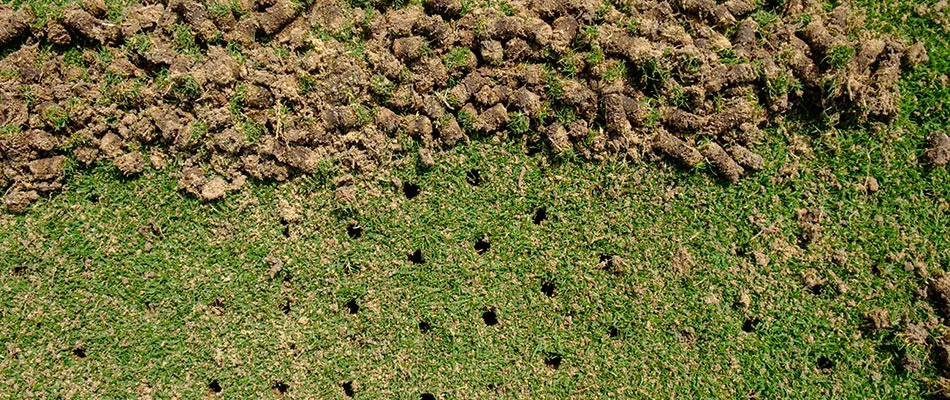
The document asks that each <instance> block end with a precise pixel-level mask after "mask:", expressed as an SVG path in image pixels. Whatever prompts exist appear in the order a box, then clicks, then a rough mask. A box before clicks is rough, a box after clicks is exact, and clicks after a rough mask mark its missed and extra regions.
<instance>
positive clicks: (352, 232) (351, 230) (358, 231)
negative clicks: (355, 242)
mask: <svg viewBox="0 0 950 400" xmlns="http://www.w3.org/2000/svg"><path fill="white" fill-rule="evenodd" d="M346 234H347V235H349V236H350V239H359V238H360V236H363V227H361V226H360V225H359V224H350V226H347V227H346Z"/></svg>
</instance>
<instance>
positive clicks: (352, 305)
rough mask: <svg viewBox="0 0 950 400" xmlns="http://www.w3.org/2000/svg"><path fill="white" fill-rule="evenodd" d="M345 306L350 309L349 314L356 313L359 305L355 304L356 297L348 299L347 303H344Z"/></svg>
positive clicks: (358, 310)
mask: <svg viewBox="0 0 950 400" xmlns="http://www.w3.org/2000/svg"><path fill="white" fill-rule="evenodd" d="M346 308H347V309H348V310H350V314H356V313H358V312H360V305H359V304H356V299H353V300H350V302H349V303H346Z"/></svg>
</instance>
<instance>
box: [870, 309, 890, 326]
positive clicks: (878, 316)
mask: <svg viewBox="0 0 950 400" xmlns="http://www.w3.org/2000/svg"><path fill="white" fill-rule="evenodd" d="M867 319H868V321H867V322H868V327H869V328H870V329H871V330H874V331H883V330H886V329H890V328H891V326H892V323H891V314H890V313H888V312H887V310H885V309H883V308H875V309H873V310H871V312H869V313H868V315H867Z"/></svg>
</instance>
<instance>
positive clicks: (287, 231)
mask: <svg viewBox="0 0 950 400" xmlns="http://www.w3.org/2000/svg"><path fill="white" fill-rule="evenodd" d="M281 224H282V225H284V228H283V229H281V231H280V233H281V234H282V235H284V237H285V238H289V237H290V224H288V223H286V222H282V223H281Z"/></svg>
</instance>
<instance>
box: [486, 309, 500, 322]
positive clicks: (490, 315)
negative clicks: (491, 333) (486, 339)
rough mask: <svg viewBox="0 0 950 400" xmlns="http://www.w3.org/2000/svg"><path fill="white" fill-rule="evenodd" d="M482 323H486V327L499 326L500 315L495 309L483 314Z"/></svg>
mask: <svg viewBox="0 0 950 400" xmlns="http://www.w3.org/2000/svg"><path fill="white" fill-rule="evenodd" d="M482 321H485V325H488V326H495V325H498V314H497V313H496V312H495V310H494V309H489V310H486V311H485V312H484V313H482Z"/></svg>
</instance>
